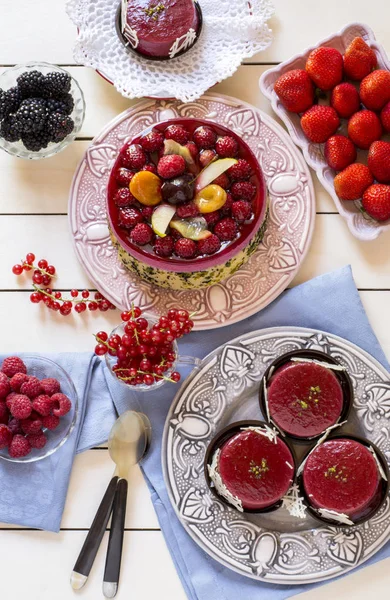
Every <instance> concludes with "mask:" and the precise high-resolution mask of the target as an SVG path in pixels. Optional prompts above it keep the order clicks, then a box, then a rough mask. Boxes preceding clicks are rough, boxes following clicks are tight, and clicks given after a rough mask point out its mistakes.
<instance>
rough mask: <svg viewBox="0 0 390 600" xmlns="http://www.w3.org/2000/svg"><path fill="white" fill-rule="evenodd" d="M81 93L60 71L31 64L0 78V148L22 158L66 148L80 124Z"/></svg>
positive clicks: (38, 64)
mask: <svg viewBox="0 0 390 600" xmlns="http://www.w3.org/2000/svg"><path fill="white" fill-rule="evenodd" d="M84 115H85V101H84V95H83V92H82V90H81V88H80V86H79V84H78V83H77V81H76V80H75V79H73V77H71V75H70V74H69V73H68V72H67V71H64V69H61V68H60V67H57V66H56V65H51V64H49V63H44V62H34V63H33V62H31V63H27V64H23V65H17V66H15V67H12V68H11V69H7V70H6V71H4V73H2V74H1V75H0V147H1V148H3V149H4V150H5V151H6V152H8V153H9V154H12V155H13V156H17V157H19V158H25V159H40V158H48V157H49V156H53V155H54V154H57V152H60V151H61V150H63V149H64V148H66V146H68V145H69V144H70V143H71V142H72V141H73V140H74V138H75V137H76V135H77V133H78V132H79V131H80V129H81V126H82V124H83V121H84Z"/></svg>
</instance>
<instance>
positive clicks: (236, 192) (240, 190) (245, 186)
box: [230, 181, 256, 200]
mask: <svg viewBox="0 0 390 600" xmlns="http://www.w3.org/2000/svg"><path fill="white" fill-rule="evenodd" d="M230 191H231V193H232V195H233V198H235V199H239V200H252V198H253V196H254V195H255V194H256V187H255V186H254V185H253V183H251V182H250V181H237V182H236V183H233V185H232V187H231V189H230Z"/></svg>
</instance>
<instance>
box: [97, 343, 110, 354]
mask: <svg viewBox="0 0 390 600" xmlns="http://www.w3.org/2000/svg"><path fill="white" fill-rule="evenodd" d="M106 353H107V347H106V346H105V345H104V344H98V345H97V346H96V347H95V354H97V355H98V356H103V355H104V354H106Z"/></svg>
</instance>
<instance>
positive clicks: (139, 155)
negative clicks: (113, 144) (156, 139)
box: [122, 144, 146, 171]
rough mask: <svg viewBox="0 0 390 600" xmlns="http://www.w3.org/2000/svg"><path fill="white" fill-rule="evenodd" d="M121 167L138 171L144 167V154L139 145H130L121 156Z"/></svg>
mask: <svg viewBox="0 0 390 600" xmlns="http://www.w3.org/2000/svg"><path fill="white" fill-rule="evenodd" d="M122 165H123V166H124V167H127V168H128V169H135V170H136V171H139V170H140V169H142V167H143V166H144V165H146V154H145V152H144V151H143V150H142V148H141V146H140V145H139V144H131V146H128V147H127V148H126V150H125V151H124V153H123V155H122Z"/></svg>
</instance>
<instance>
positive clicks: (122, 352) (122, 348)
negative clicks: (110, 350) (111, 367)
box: [116, 346, 127, 360]
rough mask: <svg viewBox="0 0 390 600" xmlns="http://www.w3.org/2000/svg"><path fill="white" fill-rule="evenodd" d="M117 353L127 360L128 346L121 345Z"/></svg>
mask: <svg viewBox="0 0 390 600" xmlns="http://www.w3.org/2000/svg"><path fill="white" fill-rule="evenodd" d="M116 354H117V356H118V358H119V359H120V360H125V359H126V357H127V348H126V347H125V346H119V348H118V350H117V351H116Z"/></svg>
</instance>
